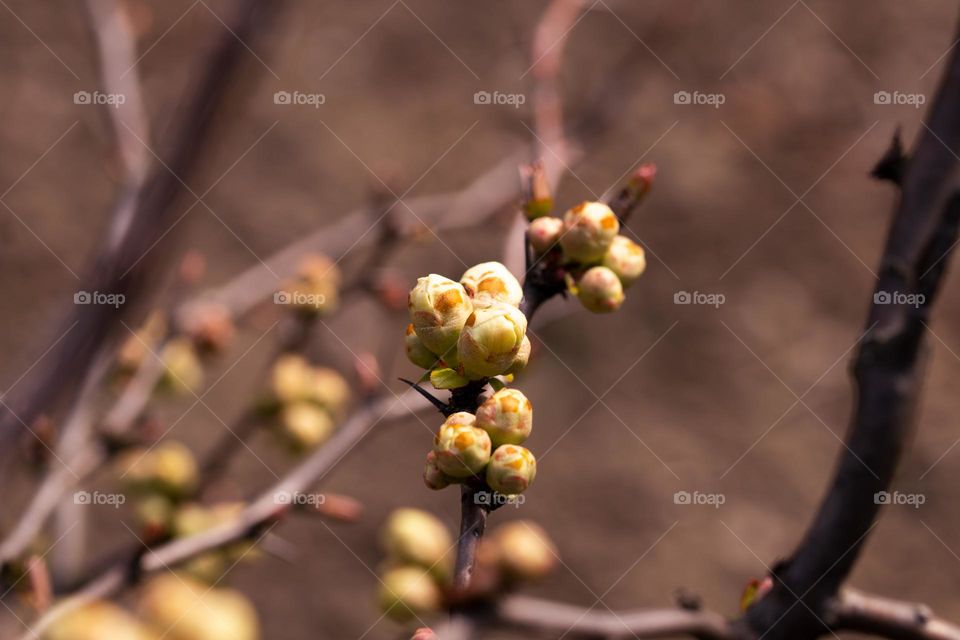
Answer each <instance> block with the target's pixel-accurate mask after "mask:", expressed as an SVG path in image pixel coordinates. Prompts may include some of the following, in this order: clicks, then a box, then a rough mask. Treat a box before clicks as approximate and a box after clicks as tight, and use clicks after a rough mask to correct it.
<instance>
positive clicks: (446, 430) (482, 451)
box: [433, 414, 491, 478]
mask: <svg viewBox="0 0 960 640" xmlns="http://www.w3.org/2000/svg"><path fill="white" fill-rule="evenodd" d="M454 415H459V414H454ZM451 417H452V416H451ZM471 417H472V416H471ZM490 449H491V445H490V436H488V435H487V432H486V431H484V430H483V429H478V428H477V427H471V426H469V425H466V424H447V423H444V425H443V426H442V427H440V430H439V431H437V435H436V437H434V439H433V450H434V452H435V453H436V454H437V466H438V467H440V470H441V471H443V472H444V473H445V474H447V475H448V476H453V477H454V478H466V477H468V476H472V475H475V474H477V473H479V472H480V471H482V470H483V467H484V466H486V464H487V462H489V460H490Z"/></svg>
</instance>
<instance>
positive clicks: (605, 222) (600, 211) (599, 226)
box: [560, 202, 620, 264]
mask: <svg viewBox="0 0 960 640" xmlns="http://www.w3.org/2000/svg"><path fill="white" fill-rule="evenodd" d="M619 231H620V222H619V221H617V216H616V215H614V213H613V211H612V210H611V209H610V207H608V206H607V205H605V204H603V203H602V202H583V203H581V204H578V205H577V206H575V207H574V208H572V209H570V210H569V211H567V213H566V214H565V215H564V216H563V234H562V235H561V236H560V246H561V247H563V254H564V255H565V256H566V257H567V259H568V260H574V261H576V262H580V263H583V264H590V263H592V262H598V261H599V260H600V259H601V258H603V254H604V253H606V251H607V249H608V248H609V247H610V244H611V243H612V242H613V239H614V238H615V237H616V236H617V233H618V232H619Z"/></svg>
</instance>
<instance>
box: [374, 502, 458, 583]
mask: <svg viewBox="0 0 960 640" xmlns="http://www.w3.org/2000/svg"><path fill="white" fill-rule="evenodd" d="M380 541H381V543H382V544H383V549H384V551H386V552H387V554H388V555H389V556H390V559H391V560H393V561H396V562H397V563H398V564H411V565H416V566H418V567H422V568H423V569H426V570H428V571H431V572H437V570H439V572H438V575H442V574H443V573H444V572H445V571H446V570H447V569H449V567H450V563H451V562H452V561H453V556H452V555H451V553H450V551H451V549H452V548H453V540H452V539H451V537H450V532H449V531H447V528H446V526H444V524H443V523H442V522H440V520H439V519H438V518H437V517H436V516H434V515H433V514H430V513H427V512H426V511H421V510H420V509H409V508H404V509H397V510H395V511H394V512H393V513H391V514H390V516H389V517H388V518H387V521H386V522H385V523H384V525H383V529H382V530H381V532H380Z"/></svg>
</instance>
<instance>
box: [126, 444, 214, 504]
mask: <svg viewBox="0 0 960 640" xmlns="http://www.w3.org/2000/svg"><path fill="white" fill-rule="evenodd" d="M120 467H121V468H122V469H123V471H122V472H121V473H122V476H123V481H124V482H125V483H126V484H127V485H128V486H129V487H130V489H131V490H133V491H139V492H144V493H157V492H158V493H162V494H164V495H166V496H170V497H171V498H182V497H184V496H185V495H187V494H189V493H191V492H192V491H193V490H194V488H195V487H196V485H197V461H196V458H194V456H193V452H191V451H190V449H188V448H187V447H185V446H184V445H182V444H180V443H179V442H174V441H173V440H167V441H165V442H161V443H160V444H158V445H157V446H155V447H153V448H152V449H147V450H144V449H134V450H132V451H129V452H127V454H126V455H124V456H123V458H121V461H120Z"/></svg>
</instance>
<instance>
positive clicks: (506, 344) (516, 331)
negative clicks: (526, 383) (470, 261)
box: [457, 303, 527, 377]
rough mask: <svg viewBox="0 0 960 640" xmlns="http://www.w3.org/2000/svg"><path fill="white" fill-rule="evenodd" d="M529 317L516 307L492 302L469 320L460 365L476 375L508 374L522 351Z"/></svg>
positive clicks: (459, 345)
mask: <svg viewBox="0 0 960 640" xmlns="http://www.w3.org/2000/svg"><path fill="white" fill-rule="evenodd" d="M526 332H527V318H526V316H524V315H523V313H521V312H520V310H519V309H517V308H516V307H512V306H510V305H508V304H504V303H493V304H491V305H490V306H489V307H479V308H477V309H474V311H473V313H472V314H470V316H469V317H468V318H467V321H466V324H465V325H464V327H463V331H462V332H461V333H460V340H459V342H458V343H457V351H458V353H459V356H460V366H461V367H462V368H463V370H464V371H465V372H466V373H467V374H468V377H470V374H473V375H474V376H496V375H499V374H501V373H503V372H504V371H506V370H507V369H508V368H509V367H510V365H511V364H513V360H514V358H515V357H516V356H517V353H518V352H519V351H520V345H521V343H522V342H523V338H524V336H525V335H526Z"/></svg>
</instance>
